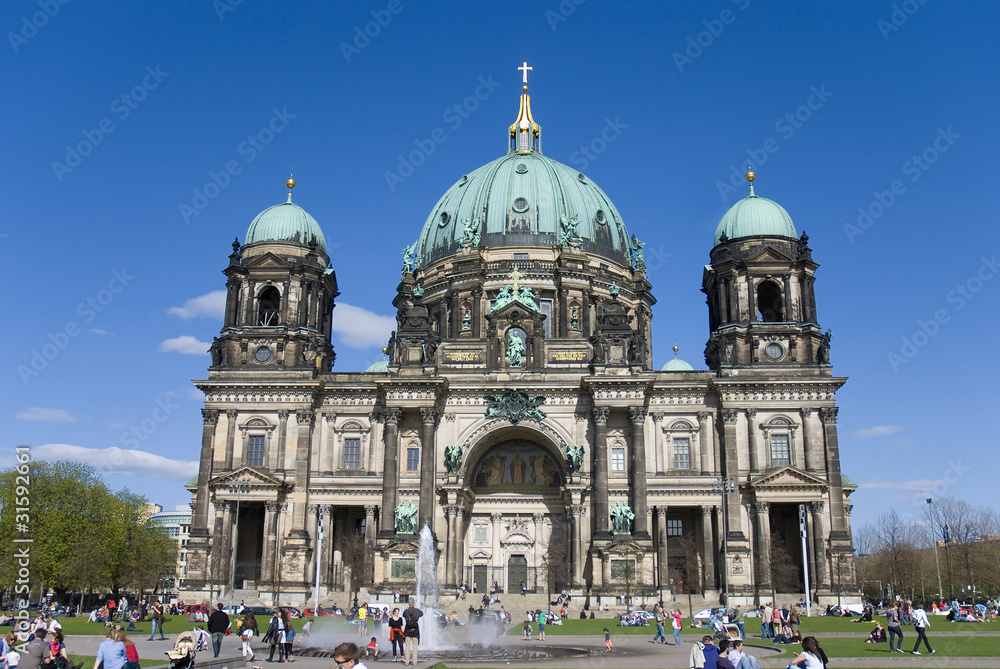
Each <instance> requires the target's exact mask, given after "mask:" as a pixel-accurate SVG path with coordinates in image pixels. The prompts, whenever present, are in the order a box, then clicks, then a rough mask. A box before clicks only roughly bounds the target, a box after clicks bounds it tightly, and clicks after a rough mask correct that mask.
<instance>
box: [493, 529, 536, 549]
mask: <svg viewBox="0 0 1000 669" xmlns="http://www.w3.org/2000/svg"><path fill="white" fill-rule="evenodd" d="M500 543H501V544H503V545H504V546H507V545H510V544H523V545H529V546H530V545H531V544H534V543H535V542H534V541H532V540H531V539H529V538H528V537H527V535H524V534H521V533H520V532H512V533H511V534H508V535H507V536H506V537H504V538H503V539H502V540H501V541H500Z"/></svg>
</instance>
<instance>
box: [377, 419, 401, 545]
mask: <svg viewBox="0 0 1000 669" xmlns="http://www.w3.org/2000/svg"><path fill="white" fill-rule="evenodd" d="M402 413H403V412H402V411H401V410H400V409H399V408H397V407H386V408H385V409H384V410H383V411H382V423H383V425H384V429H383V430H382V436H383V439H384V441H385V453H384V455H383V457H382V481H383V483H382V515H381V516H380V517H379V519H380V521H381V522H380V525H379V535H380V536H383V537H385V536H393V535H395V534H396V518H395V514H396V506H398V504H399V419H400V417H401V416H402Z"/></svg>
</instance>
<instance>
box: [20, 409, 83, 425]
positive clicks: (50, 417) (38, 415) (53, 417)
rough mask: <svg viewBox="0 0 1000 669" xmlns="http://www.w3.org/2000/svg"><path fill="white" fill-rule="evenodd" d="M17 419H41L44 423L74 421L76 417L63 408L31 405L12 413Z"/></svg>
mask: <svg viewBox="0 0 1000 669" xmlns="http://www.w3.org/2000/svg"><path fill="white" fill-rule="evenodd" d="M14 418H17V419H19V420H43V421H45V422H46V423H75V422H76V418H74V417H73V416H71V415H70V414H69V412H68V411H66V410H65V409H43V408H42V407H31V408H30V409H28V410H27V411H19V412H18V413H16V414H15V415H14Z"/></svg>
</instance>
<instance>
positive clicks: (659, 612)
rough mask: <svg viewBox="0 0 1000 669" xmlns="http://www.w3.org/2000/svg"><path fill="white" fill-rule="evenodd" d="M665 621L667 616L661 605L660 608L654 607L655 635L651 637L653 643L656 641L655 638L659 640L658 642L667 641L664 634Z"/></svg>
mask: <svg viewBox="0 0 1000 669" xmlns="http://www.w3.org/2000/svg"><path fill="white" fill-rule="evenodd" d="M666 622H667V616H666V614H665V613H664V612H663V607H662V606H661V607H660V608H658V609H656V636H654V637H653V643H656V640H657V639H659V640H660V643H666V642H667V635H666V634H665V632H666V627H665V625H666Z"/></svg>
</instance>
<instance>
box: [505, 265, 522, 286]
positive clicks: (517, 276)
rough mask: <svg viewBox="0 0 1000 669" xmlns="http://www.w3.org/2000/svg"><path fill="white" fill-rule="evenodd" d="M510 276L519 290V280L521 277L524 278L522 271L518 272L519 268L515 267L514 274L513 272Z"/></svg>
mask: <svg viewBox="0 0 1000 669" xmlns="http://www.w3.org/2000/svg"><path fill="white" fill-rule="evenodd" d="M508 276H509V277H510V280H511V282H512V284H513V286H514V288H517V286H518V283H517V282H518V279H520V278H521V276H522V274H521V272H520V270H518V269H517V268H516V267H515V268H514V271H513V272H511V273H510V274H509V275H508Z"/></svg>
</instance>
